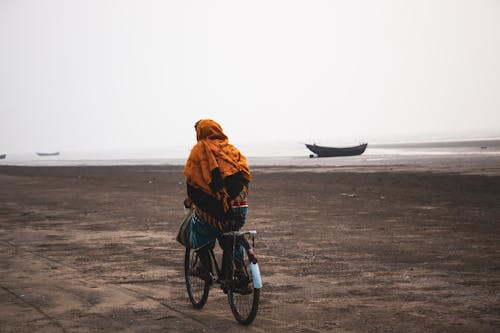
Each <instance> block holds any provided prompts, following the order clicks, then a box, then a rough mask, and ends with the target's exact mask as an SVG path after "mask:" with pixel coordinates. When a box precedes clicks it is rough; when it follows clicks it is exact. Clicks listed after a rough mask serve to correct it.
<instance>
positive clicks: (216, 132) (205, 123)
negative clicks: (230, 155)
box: [194, 119, 227, 141]
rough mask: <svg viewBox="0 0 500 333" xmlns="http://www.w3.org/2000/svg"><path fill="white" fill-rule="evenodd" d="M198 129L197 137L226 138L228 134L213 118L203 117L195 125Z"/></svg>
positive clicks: (199, 138) (200, 138)
mask: <svg viewBox="0 0 500 333" xmlns="http://www.w3.org/2000/svg"><path fill="white" fill-rule="evenodd" d="M194 128H195V130H196V139H197V140H198V141H200V140H204V139H210V140H226V139H227V136H226V135H225V134H224V132H223V131H222V127H221V126H220V125H219V124H218V123H217V122H216V121H213V120H211V119H201V120H198V121H197V122H196V124H195V125H194Z"/></svg>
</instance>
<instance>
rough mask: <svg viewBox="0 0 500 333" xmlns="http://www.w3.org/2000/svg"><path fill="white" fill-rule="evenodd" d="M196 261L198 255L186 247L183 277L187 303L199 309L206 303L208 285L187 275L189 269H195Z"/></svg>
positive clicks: (197, 278)
mask: <svg viewBox="0 0 500 333" xmlns="http://www.w3.org/2000/svg"><path fill="white" fill-rule="evenodd" d="M198 260H199V258H198V254H197V253H196V252H195V251H194V250H193V249H191V248H190V247H189V246H186V255H185V256H184V277H185V281H186V289H187V293H188V297H189V301H190V302H191V304H192V305H193V307H194V308H196V309H201V308H203V306H204V305H205V303H206V302H207V299H208V292H209V291H210V285H209V284H208V282H207V281H205V280H203V279H201V278H199V277H197V276H192V275H190V274H189V270H190V268H192V267H195V266H196V264H197V261H198Z"/></svg>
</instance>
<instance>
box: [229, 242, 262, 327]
mask: <svg viewBox="0 0 500 333" xmlns="http://www.w3.org/2000/svg"><path fill="white" fill-rule="evenodd" d="M242 252H243V258H241V259H243V260H242V262H238V263H236V260H238V259H236V258H234V260H235V264H236V265H235V266H237V269H238V271H239V274H238V275H239V276H238V277H237V282H236V284H237V285H238V287H236V288H234V287H231V288H229V289H228V292H227V298H228V301H229V306H230V307H231V312H232V313H233V316H234V318H235V319H236V320H237V321H238V322H239V323H240V324H242V325H250V324H251V323H252V322H253V320H254V319H255V316H256V315H257V309H258V307H259V291H260V289H257V288H255V287H254V284H253V278H252V272H251V270H250V259H249V252H248V248H247V247H245V246H243V251H242ZM241 259H240V260H241ZM238 266H239V267H238Z"/></svg>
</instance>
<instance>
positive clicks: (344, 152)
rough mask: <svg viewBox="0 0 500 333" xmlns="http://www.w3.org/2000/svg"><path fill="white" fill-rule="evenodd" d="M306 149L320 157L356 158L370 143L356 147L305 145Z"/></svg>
mask: <svg viewBox="0 0 500 333" xmlns="http://www.w3.org/2000/svg"><path fill="white" fill-rule="evenodd" d="M305 145H306V147H307V148H308V149H309V150H310V151H312V152H313V153H314V154H316V155H318V157H335V156H356V155H361V154H363V153H364V152H365V150H366V146H368V143H362V144H360V145H358V146H354V147H341V148H340V147H325V146H318V145H317V144H312V145H311V144H308V143H306V144H305ZM309 157H314V155H312V154H311V155H309Z"/></svg>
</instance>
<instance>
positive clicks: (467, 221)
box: [0, 157, 500, 332]
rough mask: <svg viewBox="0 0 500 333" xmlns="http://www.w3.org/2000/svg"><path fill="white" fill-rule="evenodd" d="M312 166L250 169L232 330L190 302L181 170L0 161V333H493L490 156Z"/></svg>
mask: <svg viewBox="0 0 500 333" xmlns="http://www.w3.org/2000/svg"><path fill="white" fill-rule="evenodd" d="M316 161H319V160H314V161H311V162H308V163H309V165H304V166H295V167H292V166H284V165H282V166H272V167H266V166H254V167H253V168H252V171H253V182H252V184H251V188H250V200H249V202H250V211H249V216H248V220H247V225H246V226H245V228H247V229H256V230H258V234H257V242H256V247H257V251H258V254H259V258H260V267H261V271H262V276H263V281H264V287H263V290H262V294H261V303H260V309H259V313H258V315H257V319H256V320H255V322H254V323H253V324H252V325H251V326H250V327H248V328H244V329H243V328H242V326H240V325H238V324H237V323H236V322H235V321H234V319H233V317H232V315H231V312H230V309H229V307H228V304H227V301H226V298H225V295H224V294H223V293H222V292H221V291H220V290H218V289H217V288H215V287H214V288H213V289H212V290H211V294H210V296H209V299H208V303H207V305H206V306H205V308H203V309H202V310H201V311H199V310H195V309H193V308H192V307H191V305H190V303H189V301H188V299H187V294H186V290H185V285H184V276H183V253H184V252H183V250H184V249H183V248H182V247H181V246H180V245H179V244H178V243H177V242H176V241H175V235H176V232H177V229H178V225H179V223H180V221H181V219H182V218H183V216H184V215H183V214H184V213H183V209H182V201H183V199H184V195H185V183H184V178H183V175H182V167H181V166H167V165H154V166H98V167H97V166H96V167H92V166H80V167H25V166H0V184H1V185H0V271H1V275H0V332H34V331H36V332H240V331H247V332H498V331H499V330H500V205H499V203H500V164H499V163H497V162H498V157H495V159H493V160H492V159H485V160H482V159H481V158H480V157H470V158H469V157H467V158H463V159H462V161H463V163H456V162H453V163H450V162H449V161H444V160H441V159H440V158H439V157H434V159H430V160H427V163H406V162H404V161H403V162H399V163H394V164H392V165H386V164H383V163H379V164H372V165H367V166H366V165H365V166H360V165H355V166H350V165H348V164H346V165H342V166H321V165H315V164H314V163H317V162H316ZM429 161H430V162H429ZM471 161H472V162H471Z"/></svg>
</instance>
